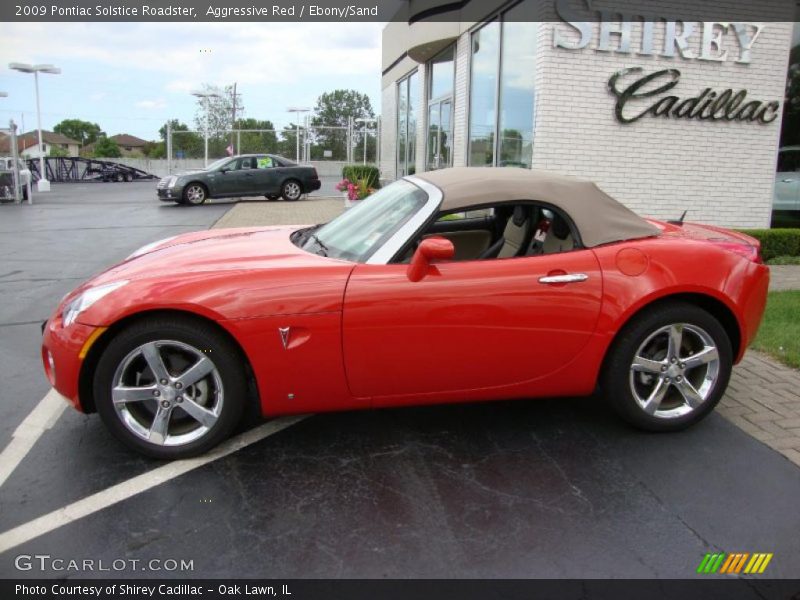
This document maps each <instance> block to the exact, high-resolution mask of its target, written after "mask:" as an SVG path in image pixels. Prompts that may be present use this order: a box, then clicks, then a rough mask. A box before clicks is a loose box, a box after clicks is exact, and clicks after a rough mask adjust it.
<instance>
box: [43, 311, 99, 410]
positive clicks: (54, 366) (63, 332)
mask: <svg viewBox="0 0 800 600" xmlns="http://www.w3.org/2000/svg"><path fill="white" fill-rule="evenodd" d="M97 329H98V328H97V327H94V326H92V325H83V324H81V323H73V324H72V325H70V326H69V327H66V328H65V327H62V326H61V316H60V315H54V316H53V317H51V318H50V320H49V321H47V322H46V323H44V324H43V326H42V333H43V335H42V363H43V365H44V372H45V375H46V376H47V379H48V380H49V381H50V385H52V386H53V387H54V388H55V389H56V391H57V392H58V393H59V394H61V395H62V396H64V397H65V398H66V399H67V400H69V402H70V404H72V406H74V407H75V408H76V409H77V410H79V411H81V412H85V409H84V407H83V406H82V405H81V401H80V398H79V396H78V390H79V380H80V372H81V367H82V366H83V359H82V358H81V350H83V349H84V346H85V345H86V342H87V340H90V338H92V334H94V333H95V331H96V330H97Z"/></svg>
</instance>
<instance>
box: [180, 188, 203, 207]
mask: <svg viewBox="0 0 800 600" xmlns="http://www.w3.org/2000/svg"><path fill="white" fill-rule="evenodd" d="M207 197H208V193H207V192H206V188H204V187H203V186H202V185H201V184H199V183H190V184H189V185H187V186H186V188H185V189H184V190H183V202H184V204H191V205H192V206H197V205H199V204H202V203H203V202H205V201H206V198H207Z"/></svg>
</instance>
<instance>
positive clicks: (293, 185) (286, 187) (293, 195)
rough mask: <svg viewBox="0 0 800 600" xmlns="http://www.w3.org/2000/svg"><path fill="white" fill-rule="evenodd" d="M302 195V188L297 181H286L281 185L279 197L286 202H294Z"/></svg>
mask: <svg viewBox="0 0 800 600" xmlns="http://www.w3.org/2000/svg"><path fill="white" fill-rule="evenodd" d="M302 195H303V186H302V185H301V184H300V182H299V181H297V179H287V180H286V181H284V182H283V184H282V185H281V196H282V197H283V199H284V200H286V201H287V202H295V201H296V200H299V199H300V196H302Z"/></svg>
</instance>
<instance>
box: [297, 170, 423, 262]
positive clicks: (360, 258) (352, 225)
mask: <svg viewBox="0 0 800 600" xmlns="http://www.w3.org/2000/svg"><path fill="white" fill-rule="evenodd" d="M427 199H428V195H427V194H426V193H425V192H423V191H422V190H421V189H420V188H418V187H417V186H415V185H414V184H413V183H410V182H408V181H405V180H403V179H401V180H399V181H395V182H394V183H392V184H391V185H388V186H386V187H385V188H383V189H381V190H379V191H377V192H376V193H374V194H372V195H371V196H369V197H368V198H366V199H364V200H362V201H360V202H359V203H358V204H357V205H356V206H354V207H353V208H351V209H350V210H348V211H347V212H345V213H344V214H343V215H341V216H339V217H337V218H336V219H334V220H333V221H331V222H330V223H328V224H326V225H323V226H322V227H320V228H319V229H316V230H314V231H312V232H310V233H309V234H308V235H307V236H305V240H304V242H303V246H302V247H303V249H304V250H308V251H309V252H318V253H320V254H324V255H325V256H331V257H333V258H342V259H344V260H352V261H354V262H365V261H366V260H367V259H368V258H369V257H370V256H371V255H372V254H373V253H374V252H375V251H376V250H377V249H378V248H380V247H381V246H382V245H383V244H384V243H385V242H386V240H388V239H389V238H390V237H391V236H392V235H393V234H394V233H395V232H396V231H397V230H398V229H400V228H401V227H402V226H403V225H404V224H405V223H406V221H408V220H409V219H410V218H411V217H412V216H413V215H414V214H415V213H416V212H417V211H418V210H419V209H420V208H421V207H422V206H424V204H425V202H426V201H427Z"/></svg>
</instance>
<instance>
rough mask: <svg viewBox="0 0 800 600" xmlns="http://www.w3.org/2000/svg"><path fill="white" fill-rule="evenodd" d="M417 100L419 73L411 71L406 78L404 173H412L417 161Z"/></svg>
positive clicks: (414, 170)
mask: <svg viewBox="0 0 800 600" xmlns="http://www.w3.org/2000/svg"><path fill="white" fill-rule="evenodd" d="M418 102H419V75H417V73H416V72H414V73H412V74H411V76H410V77H409V78H408V120H407V123H408V137H407V143H408V155H407V156H408V157H407V159H406V173H407V174H409V175H413V174H414V173H415V172H416V166H415V165H416V162H417V103H418Z"/></svg>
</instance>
